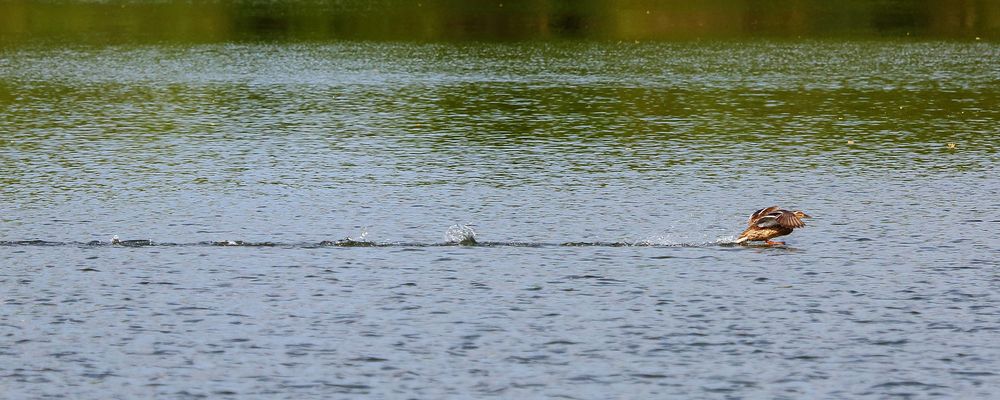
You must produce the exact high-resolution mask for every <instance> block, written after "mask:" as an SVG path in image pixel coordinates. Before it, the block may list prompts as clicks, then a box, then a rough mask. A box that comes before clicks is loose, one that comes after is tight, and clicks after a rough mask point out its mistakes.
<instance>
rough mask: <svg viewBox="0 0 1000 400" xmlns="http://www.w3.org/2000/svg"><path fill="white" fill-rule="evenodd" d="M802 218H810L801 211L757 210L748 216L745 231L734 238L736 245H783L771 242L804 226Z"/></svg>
mask: <svg viewBox="0 0 1000 400" xmlns="http://www.w3.org/2000/svg"><path fill="white" fill-rule="evenodd" d="M802 218H812V217H810V216H808V215H806V213H804V212H802V211H798V210H796V211H788V210H782V209H780V208H778V206H771V207H768V208H762V209H760V210H757V212H755V213H753V215H751V216H750V220H749V221H748V222H747V224H748V225H750V227H749V228H747V230H745V231H743V233H741V234H740V237H738V238H736V243H743V242H757V241H764V243H765V244H769V245H773V244H785V242H772V241H771V239H774V238H776V237H778V236H785V235H787V234H789V233H792V230H794V229H795V228H801V227H803V226H806V223H805V222H802Z"/></svg>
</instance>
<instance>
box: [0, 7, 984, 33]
mask: <svg viewBox="0 0 1000 400" xmlns="http://www.w3.org/2000/svg"><path fill="white" fill-rule="evenodd" d="M905 33H911V34H913V35H930V36H945V37H947V36H963V35H964V36H968V35H979V36H986V37H996V36H997V35H998V34H1000V3H997V2H994V1H984V0H956V1H952V0H923V1H849V2H830V1H825V0H792V1H778V0H706V1H699V2H689V1H686V0H668V1H654V0H574V1H569V0H508V1H506V2H504V1H496V0H490V1H467V0H425V1H409V0H408V1H392V0H382V1H377V0H376V1H367V0H357V1H344V2H338V3H336V5H330V4H328V3H327V2H320V1H316V2H311V1H287V2H256V1H237V2H184V1H167V2H134V1H111V2H86V3H81V2H49V1H39V0H20V1H17V0H14V1H4V2H0V37H7V38H38V37H65V36H69V37H71V38H74V39H91V40H106V39H124V40H144V39H145V40H156V41H161V40H178V41H218V40H243V39H261V38H290V39H299V40H310V39H331V38H348V39H351V38H360V39H416V40H434V39H499V40H518V39H535V38H542V39H545V38H575V37H589V38H597V39H617V40H621V39H625V40H631V39H671V38H696V37H741V36H747V35H750V36H754V35H764V36H798V35H844V34H846V35H858V34H891V35H896V34H905Z"/></svg>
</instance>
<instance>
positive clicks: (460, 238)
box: [0, 224, 737, 248]
mask: <svg viewBox="0 0 1000 400" xmlns="http://www.w3.org/2000/svg"><path fill="white" fill-rule="evenodd" d="M735 240H736V237H735V236H725V237H718V238H715V239H714V240H701V241H698V240H686V241H685V240H676V239H674V238H672V237H669V236H653V237H651V238H648V239H642V240H636V241H612V242H605V241H571V242H555V243H546V242H518V241H480V240H479V239H478V237H477V234H476V231H475V230H474V229H473V227H472V225H461V224H456V225H452V226H450V227H448V229H447V230H446V231H445V233H444V242H425V243H420V242H375V241H371V240H368V230H367V228H364V229H362V230H361V232H360V233H359V234H358V235H357V237H356V238H355V237H347V238H344V239H340V240H323V241H320V242H271V241H263V242H254V241H245V240H221V241H200V242H190V243H172V242H158V241H153V240H150V239H124V240H123V239H120V238H119V237H118V235H114V236H112V237H111V240H108V241H100V240H92V241H87V242H84V241H69V242H65V241H49V240H40V239H33V240H6V241H4V240H0V246H2V247H12V246H38V247H45V246H78V247H283V248H321V247H446V246H463V247H719V246H723V247H729V246H736V245H737V243H736V241H735Z"/></svg>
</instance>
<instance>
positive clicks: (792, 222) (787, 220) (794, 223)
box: [778, 210, 806, 228]
mask: <svg viewBox="0 0 1000 400" xmlns="http://www.w3.org/2000/svg"><path fill="white" fill-rule="evenodd" d="M778 212H780V213H781V215H778V224H779V225H781V226H783V227H785V228H801V227H803V226H806V223H805V222H802V220H801V219H799V217H798V216H796V215H795V213H793V212H791V211H788V210H778Z"/></svg>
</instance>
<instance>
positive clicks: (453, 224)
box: [0, 39, 1000, 398]
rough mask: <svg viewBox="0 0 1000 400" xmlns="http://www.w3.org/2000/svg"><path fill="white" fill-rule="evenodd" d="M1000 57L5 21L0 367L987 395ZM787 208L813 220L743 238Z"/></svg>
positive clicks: (65, 380)
mask: <svg viewBox="0 0 1000 400" xmlns="http://www.w3.org/2000/svg"><path fill="white" fill-rule="evenodd" d="M998 77H1000V46H997V44H996V43H992V42H956V41H929V40H922V41H909V40H836V41H834V40H757V39H754V40H739V41H726V40H722V41H687V42H642V43H638V44H636V43H634V42H631V41H628V42H617V41H610V42H559V41H556V42H551V41H549V42H523V43H482V42H457V43H456V42H451V43H399V42H319V43H300V42H278V43H275V42H261V43H210V44H169V43H167V44H121V45H107V46H105V45H101V46H95V45H82V44H81V45H65V44H60V45H47V44H32V45H23V46H15V47H12V48H6V49H5V50H3V52H0V121H2V125H0V132H2V135H0V171H2V174H0V182H2V185H0V200H2V201H0V241H3V242H2V243H0V260H2V264H3V272H2V273H0V287H2V288H3V293H4V294H5V296H4V304H3V306H2V308H0V335H2V336H3V338H4V340H3V341H0V370H2V371H3V373H2V374H0V388H2V389H3V391H4V393H5V394H6V395H7V396H9V397H11V398H40V397H46V396H52V397H59V396H69V397H74V398H109V397H114V398H135V397H153V396H160V397H169V398H196V397H209V398H226V397H232V398H237V397H238V398H358V397H372V398H444V397H451V398H469V397H490V396H495V397H503V398H512V397H520V396H524V397H530V398H540V397H567V398H620V397H634V398H653V397H667V396H674V397H684V398H730V397H732V398H843V397H869V398H884V397H892V396H898V397H916V398H926V397H944V398H960V397H964V398H987V397H991V396H992V395H993V393H995V392H996V391H997V390H998V389H1000V377H998V376H997V373H996V372H995V371H996V370H997V369H998V367H1000V346H997V344H996V338H997V334H998V332H997V331H998V329H1000V298H998V296H997V293H998V290H997V289H998V288H1000V275H998V271H1000V269H998V267H1000V263H998V262H997V259H998V256H1000V240H998V239H997V237H998V235H1000V203H998V201H997V199H998V198H1000V197H998V195H1000V179H998V178H997V177H998V176H1000V163H998V161H1000V155H998V148H997V144H998V143H1000V141H998V138H1000V132H998V130H997V127H998V126H1000V124H998V121H1000V115H998V113H1000V111H998V110H1000V90H998V88H1000V78H998ZM848 141H853V144H848ZM949 143H952V144H954V148H950V147H949V146H948V144H949ZM772 204H779V205H782V206H784V207H787V208H792V209H801V210H804V211H806V212H807V213H809V214H810V215H812V216H813V217H814V218H813V219H812V220H808V221H807V223H808V226H807V227H806V228H803V229H798V230H796V231H795V232H794V233H793V234H792V235H791V236H788V237H786V238H785V241H787V242H788V245H787V246H784V247H773V248H765V247H743V246H734V245H731V244H729V242H730V241H732V240H733V239H734V238H735V236H736V235H737V234H738V233H739V232H740V231H741V230H742V229H743V228H744V227H745V223H746V222H745V221H746V218H747V217H748V216H749V214H750V213H752V212H753V211H754V210H756V209H758V208H761V207H765V206H769V205H772ZM471 232H474V238H475V243H472V242H469V241H465V242H463V239H466V238H469V237H471V236H473V234H472V233H471ZM115 235H117V236H119V238H120V240H121V241H122V242H120V243H116V244H112V243H111V241H112V237H114V236H115ZM347 239H349V240H347ZM458 242H463V243H464V244H465V245H462V244H459V243H458Z"/></svg>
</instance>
